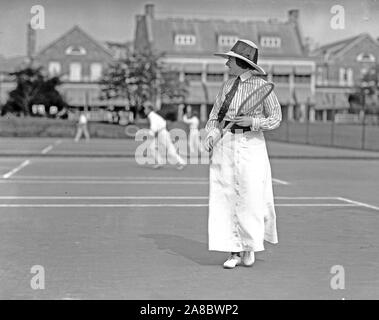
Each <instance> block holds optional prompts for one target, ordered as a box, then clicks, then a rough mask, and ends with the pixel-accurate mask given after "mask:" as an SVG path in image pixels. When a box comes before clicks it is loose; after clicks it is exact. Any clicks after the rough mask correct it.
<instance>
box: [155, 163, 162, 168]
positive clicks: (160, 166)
mask: <svg viewBox="0 0 379 320" xmlns="http://www.w3.org/2000/svg"><path fill="white" fill-rule="evenodd" d="M162 167H163V165H161V164H158V163H157V164H154V165H153V169H159V168H162Z"/></svg>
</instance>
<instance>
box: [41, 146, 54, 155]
mask: <svg viewBox="0 0 379 320" xmlns="http://www.w3.org/2000/svg"><path fill="white" fill-rule="evenodd" d="M53 147H54V146H53V145H52V144H51V145H49V146H47V147H46V148H44V149H43V150H42V151H41V154H46V153H48V152H49V151H50V150H51V149H53Z"/></svg>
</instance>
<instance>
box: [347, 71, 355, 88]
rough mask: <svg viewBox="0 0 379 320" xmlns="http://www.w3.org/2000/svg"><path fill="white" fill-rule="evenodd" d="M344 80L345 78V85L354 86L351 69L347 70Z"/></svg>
mask: <svg viewBox="0 0 379 320" xmlns="http://www.w3.org/2000/svg"><path fill="white" fill-rule="evenodd" d="M346 78H347V85H348V86H353V85H354V73H353V69H352V68H349V69H347V75H346Z"/></svg>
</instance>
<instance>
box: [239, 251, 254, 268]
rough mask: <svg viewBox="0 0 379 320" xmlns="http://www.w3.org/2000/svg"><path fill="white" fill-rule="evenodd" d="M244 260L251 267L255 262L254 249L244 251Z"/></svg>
mask: <svg viewBox="0 0 379 320" xmlns="http://www.w3.org/2000/svg"><path fill="white" fill-rule="evenodd" d="M242 262H243V264H244V265H245V266H246V267H251V266H252V265H253V264H254V262H255V255H254V251H244V252H243V255H242Z"/></svg>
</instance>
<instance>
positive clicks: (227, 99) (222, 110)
mask: <svg viewBox="0 0 379 320" xmlns="http://www.w3.org/2000/svg"><path fill="white" fill-rule="evenodd" d="M240 81H241V78H240V77H237V79H236V80H234V83H233V85H232V88H231V89H230V91H229V92H228V93H227V94H226V95H225V100H224V102H223V103H222V106H221V108H220V111H219V112H218V116H217V121H218V123H221V121H222V120H224V117H225V115H226V113H227V112H228V109H229V106H230V104H231V102H232V100H233V98H234V96H235V95H236V92H237V89H238V85H239V83H240Z"/></svg>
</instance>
